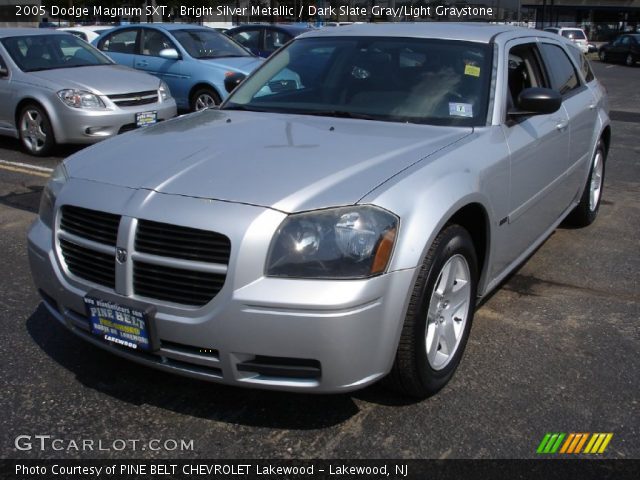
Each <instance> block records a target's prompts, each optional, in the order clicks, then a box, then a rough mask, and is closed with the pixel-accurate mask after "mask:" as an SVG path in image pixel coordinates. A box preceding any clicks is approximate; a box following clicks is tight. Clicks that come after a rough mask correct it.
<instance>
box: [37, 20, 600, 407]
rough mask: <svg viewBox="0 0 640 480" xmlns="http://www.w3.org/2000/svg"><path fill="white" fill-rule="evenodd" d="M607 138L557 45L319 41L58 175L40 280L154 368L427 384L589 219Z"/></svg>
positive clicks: (271, 383)
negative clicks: (557, 234) (565, 233)
mask: <svg viewBox="0 0 640 480" xmlns="http://www.w3.org/2000/svg"><path fill="white" fill-rule="evenodd" d="M282 73H286V75H284V74H282ZM280 74H282V75H280ZM277 78H287V80H277ZM610 136H611V133H610V127H609V117H608V105H607V100H606V96H605V93H604V91H603V88H602V87H601V85H600V84H599V83H598V81H597V80H596V79H595V78H594V76H593V73H592V72H591V70H590V67H589V64H588V62H587V61H586V60H585V59H584V57H583V56H582V55H581V54H580V52H579V51H578V50H577V49H576V48H575V47H574V46H572V45H571V44H570V43H568V42H565V41H564V40H563V39H562V38H560V37H558V36H557V35H553V34H547V33H545V32H540V31H535V30H527V29H517V28H512V27H508V26H502V25H478V24H473V25H464V24H446V23H438V24H435V23H432V24H415V25H411V24H387V25H355V26H349V27H342V28H339V29H327V30H322V31H314V32H311V33H308V34H305V35H302V36H300V37H298V38H297V39H296V40H294V41H293V42H292V43H291V44H289V45H288V46H287V47H286V48H284V49H283V50H281V51H280V52H279V53H278V54H276V55H275V56H274V57H272V58H271V59H270V60H269V61H268V62H267V63H266V64H265V65H263V66H262V67H261V68H260V69H259V70H257V71H256V72H254V73H253V74H252V75H251V76H250V77H248V78H247V79H245V80H244V82H242V84H241V85H240V86H239V87H238V88H237V89H236V90H235V92H234V93H233V94H232V95H231V96H230V97H229V99H228V100H227V101H226V102H225V103H224V104H223V105H222V107H221V108H220V109H215V110H206V111H203V112H200V113H196V114H193V115H189V116H185V117H181V118H178V119H175V120H171V121H167V122H164V123H163V124H160V125H157V126H154V127H149V128H147V129H144V130H141V131H136V132H132V133H129V134H126V135H123V136H120V137H118V138H115V139H113V140H109V141H107V142H105V143H103V144H100V145H97V146H94V147H91V148H88V149H86V150H84V151H82V152H80V153H78V154H76V155H74V156H73V157H70V158H69V159H67V160H66V161H65V162H64V163H63V164H61V165H60V166H59V167H58V168H57V169H56V171H55V173H54V175H53V177H52V178H51V180H50V182H49V184H48V185H47V187H46V190H45V192H44V195H43V197H42V204H41V208H40V216H39V218H38V220H36V222H35V223H34V225H33V227H32V228H31V230H30V232H29V253H30V261H31V268H32V270H33V277H34V279H35V282H36V284H37V286H38V288H39V290H40V292H41V294H42V297H43V299H44V303H45V305H46V306H47V308H48V309H49V311H50V312H51V314H52V315H53V316H54V317H55V318H56V319H57V320H59V321H60V322H62V323H63V324H64V325H65V326H67V327H68V328H69V329H71V330H72V331H73V332H75V333H76V334H78V335H80V336H81V337H82V338H85V339H86V340H88V341H90V342H91V343H93V344H95V345H97V346H100V347H103V348H105V349H108V350H110V351H112V352H114V353H116V354H118V355H122V356H124V357H126V358H129V359H131V360H135V361H138V362H140V363H143V364H146V365H150V366H154V367H157V368H160V369H163V370H166V371H170V372H176V373H180V374H183V375H188V376H191V377H196V378H201V379H206V380H211V381H216V382H221V383H226V384H232V385H244V386H254V387H262V388H271V389H281V390H292V391H308V392H340V391H348V390H353V389H357V388H361V387H364V386H365V385H368V384H371V383H372V382H375V381H377V380H379V379H381V378H383V377H387V381H388V383H389V384H391V385H393V386H395V387H396V388H397V389H399V390H401V391H402V392H404V393H406V394H409V395H412V396H417V397H424V396H427V395H430V394H432V393H434V392H435V391H437V390H438V389H440V388H442V386H444V385H445V384H446V382H447V381H448V380H449V379H450V378H451V376H452V375H453V373H454V370H455V369H456V367H457V365H458V364H459V363H460V359H461V357H462V354H463V350H464V348H465V344H466V342H467V338H468V336H469V330H470V328H471V321H472V318H473V312H474V308H475V305H476V301H477V299H478V298H481V297H482V296H484V295H486V294H487V293H488V292H490V291H491V289H493V288H494V287H496V285H498V284H499V282H500V281H501V280H502V279H503V278H505V276H506V275H507V274H508V273H509V272H510V271H511V270H512V269H513V268H514V267H515V266H516V265H518V263H519V262H521V261H522V260H523V259H525V258H526V256H527V255H529V254H530V253H531V252H532V251H533V250H534V249H535V248H536V246H538V245H539V244H540V243H541V242H542V241H544V239H545V238H546V237H547V236H548V235H549V234H550V233H551V232H552V231H553V229H554V228H556V226H557V225H558V224H559V223H560V222H561V221H562V220H563V219H565V217H567V216H569V217H570V218H569V219H570V220H571V221H572V222H574V223H575V224H578V225H588V224H590V223H591V222H593V220H594V219H595V217H596V214H597V213H598V207H599V204H600V198H601V194H602V187H603V178H604V168H605V159H606V154H607V150H608V147H609V140H610Z"/></svg>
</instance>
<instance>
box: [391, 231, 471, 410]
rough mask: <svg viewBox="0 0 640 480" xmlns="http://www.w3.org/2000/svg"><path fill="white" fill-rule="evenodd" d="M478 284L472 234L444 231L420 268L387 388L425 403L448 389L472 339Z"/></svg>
mask: <svg viewBox="0 0 640 480" xmlns="http://www.w3.org/2000/svg"><path fill="white" fill-rule="evenodd" d="M477 281H478V268H477V257H476V252H475V248H474V246H473V241H472V240H471V237H470V235H469V233H468V232H467V231H466V230H465V229H464V228H462V227H461V226H459V225H449V226H447V227H445V228H444V230H442V231H441V232H440V233H439V234H438V236H437V237H436V239H435V240H434V242H433V244H432V245H431V247H430V248H429V252H428V253H427V256H426V258H425V259H424V263H423V264H422V267H421V268H420V272H419V274H418V278H417V280H416V283H415V286H414V289H413V293H412V294H411V300H410V303H409V308H408V309H407V315H406V317H405V321H404V326H403V329H402V333H401V336H400V343H399V345H398V351H397V353H396V358H395V362H394V364H393V367H392V369H391V372H390V373H389V375H388V376H387V377H386V379H385V383H386V385H387V386H389V387H390V388H393V389H394V390H396V391H399V392H400V393H402V394H405V395H409V396H412V397H416V398H425V397H428V396H430V395H433V394H434V393H436V392H437V391H438V390H440V389H441V388H442V387H444V386H445V385H446V384H447V382H448V381H449V380H450V379H451V377H452V376H453V373H454V372H455V370H456V368H457V367H458V365H459V363H460V360H461V359H462V354H463V352H464V348H465V346H466V343H467V339H468V337H469V331H470V330H471V323H472V321H473V314H474V310H475V302H476V292H477Z"/></svg>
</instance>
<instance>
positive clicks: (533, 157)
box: [500, 40, 569, 264]
mask: <svg viewBox="0 0 640 480" xmlns="http://www.w3.org/2000/svg"><path fill="white" fill-rule="evenodd" d="M507 49H508V51H509V54H508V55H507V56H506V58H505V60H504V61H505V62H507V66H506V67H507V68H506V69H505V72H506V76H508V79H505V80H506V81H507V84H508V87H506V88H505V90H507V91H505V92H502V93H503V94H504V95H507V98H508V100H507V105H512V106H511V107H510V108H513V107H514V106H515V102H516V99H517V98H518V95H519V94H520V92H521V91H522V90H524V89H525V88H531V87H542V88H549V87H550V85H549V80H548V79H547V77H546V75H545V70H544V69H543V64H542V58H541V55H540V51H539V49H538V47H537V43H535V42H530V43H527V42H526V41H524V42H523V41H522V40H520V41H519V42H518V41H515V42H511V43H509V44H507ZM568 128H569V118H568V115H567V112H566V110H565V109H564V107H561V108H560V110H558V111H557V112H554V113H551V114H546V115H531V116H521V117H513V118H509V117H506V118H505V123H504V124H503V131H504V135H505V138H506V141H507V144H508V146H509V150H510V154H511V185H510V205H509V216H508V218H507V219H505V221H506V222H508V227H507V231H508V232H509V233H508V237H509V241H508V242H505V248H504V251H503V252H501V253H500V255H501V256H502V255H504V257H505V258H503V259H502V260H503V262H504V263H506V264H508V263H510V262H512V261H514V260H516V258H517V257H518V256H519V255H520V254H521V253H522V252H524V251H525V250H526V249H527V248H528V246H530V245H531V244H532V243H534V242H535V241H536V240H537V239H538V238H539V237H540V236H541V235H542V234H543V233H544V232H545V231H547V230H548V229H549V228H550V227H551V226H552V225H553V223H554V222H555V221H556V220H557V219H558V217H559V216H560V215H561V213H562V212H563V211H564V210H565V209H566V208H567V206H568V203H569V200H568V199H567V189H566V179H565V178H564V173H565V171H566V169H567V166H568V160H567V158H568V154H569V134H568ZM501 263H502V262H501Z"/></svg>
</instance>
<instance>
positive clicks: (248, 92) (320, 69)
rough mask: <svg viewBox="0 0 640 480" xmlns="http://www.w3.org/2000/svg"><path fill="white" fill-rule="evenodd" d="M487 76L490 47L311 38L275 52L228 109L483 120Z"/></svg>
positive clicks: (460, 122)
mask: <svg viewBox="0 0 640 480" xmlns="http://www.w3.org/2000/svg"><path fill="white" fill-rule="evenodd" d="M490 80H491V49H490V48H489V45H487V44H479V43H470V42H462V41H445V40H435V39H422V38H387V37H333V38H322V37H320V38H306V39H299V40H296V41H294V42H293V43H292V44H290V45H289V46H288V47H286V48H285V49H284V50H281V51H280V52H279V53H277V54H276V55H275V56H274V57H273V58H272V59H271V60H270V61H269V62H268V63H267V64H266V65H265V66H264V67H262V68H261V69H259V70H258V71H256V72H255V74H253V75H252V76H251V77H249V78H248V79H247V81H245V82H244V83H243V84H242V86H241V87H239V88H238V89H237V90H236V91H235V92H234V93H233V94H232V95H231V97H230V98H229V100H228V101H227V102H226V103H225V105H224V107H223V108H224V109H240V110H255V111H268V112H276V113H299V114H306V115H327V116H337V117H352V118H363V119H371V120H384V121H395V122H413V123H428V124H433V125H463V126H474V125H484V124H486V117H487V103H488V101H487V97H488V91H489V84H490Z"/></svg>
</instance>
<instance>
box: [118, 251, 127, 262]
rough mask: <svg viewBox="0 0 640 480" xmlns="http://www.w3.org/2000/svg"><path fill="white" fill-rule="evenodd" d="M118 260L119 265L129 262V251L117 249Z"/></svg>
mask: <svg viewBox="0 0 640 480" xmlns="http://www.w3.org/2000/svg"><path fill="white" fill-rule="evenodd" d="M116 260H118V263H124V262H126V261H127V251H126V250H125V249H124V248H120V247H118V248H116Z"/></svg>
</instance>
